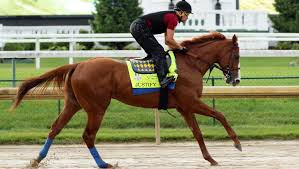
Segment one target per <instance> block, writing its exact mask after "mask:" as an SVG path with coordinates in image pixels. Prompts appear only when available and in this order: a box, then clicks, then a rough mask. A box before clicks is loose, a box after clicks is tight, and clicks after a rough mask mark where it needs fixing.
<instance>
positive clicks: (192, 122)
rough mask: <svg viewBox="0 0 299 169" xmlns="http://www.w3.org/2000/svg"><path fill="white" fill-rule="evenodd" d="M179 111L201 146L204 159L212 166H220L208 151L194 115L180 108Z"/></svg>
mask: <svg viewBox="0 0 299 169" xmlns="http://www.w3.org/2000/svg"><path fill="white" fill-rule="evenodd" d="M177 110H178V111H179V112H180V113H181V114H182V116H183V117H184V119H185V121H186V123H187V124H188V126H189V128H190V129H191V131H192V133H193V136H194V138H195V139H196V140H197V142H198V144H199V147H200V149H201V152H202V155H203V157H204V159H205V160H207V161H209V162H210V163H211V165H218V163H217V162H216V161H215V160H214V159H213V158H212V156H211V155H210V154H209V152H208V150H207V147H206V145H205V142H204V139H203V136H202V133H201V130H200V128H199V126H198V123H197V121H196V118H195V116H194V114H193V113H187V112H184V111H183V110H182V109H179V108H178V109H177Z"/></svg>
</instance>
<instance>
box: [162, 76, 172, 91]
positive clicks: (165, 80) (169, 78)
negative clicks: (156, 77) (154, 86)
mask: <svg viewBox="0 0 299 169" xmlns="http://www.w3.org/2000/svg"><path fill="white" fill-rule="evenodd" d="M174 80H175V79H174V77H173V76H171V77H165V78H164V79H163V80H162V81H161V82H160V85H161V88H165V87H167V86H168V84H169V83H171V82H173V81H174Z"/></svg>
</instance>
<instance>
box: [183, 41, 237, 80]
mask: <svg viewBox="0 0 299 169" xmlns="http://www.w3.org/2000/svg"><path fill="white" fill-rule="evenodd" d="M217 41H219V40H214V41H210V42H208V43H205V44H203V45H202V46H200V48H201V47H204V46H206V45H209V44H211V43H214V42H217ZM238 48H239V46H238V44H234V45H233V47H232V52H231V55H230V57H229V63H228V65H227V66H224V68H223V67H221V66H219V65H218V64H215V63H213V64H211V63H210V62H208V61H206V60H204V59H202V58H200V57H196V55H195V54H193V53H191V52H189V51H188V52H187V53H186V54H187V55H190V56H192V57H194V58H197V59H198V60H200V61H201V62H203V63H205V64H207V65H209V76H208V79H207V82H208V80H209V79H210V75H211V73H212V71H213V70H214V68H216V69H219V70H221V71H222V73H223V75H224V76H225V78H226V82H230V81H231V80H232V71H236V70H240V67H238V68H235V69H232V67H233V60H234V59H236V57H239V56H236V55H235V53H234V51H236V50H237V49H238Z"/></svg>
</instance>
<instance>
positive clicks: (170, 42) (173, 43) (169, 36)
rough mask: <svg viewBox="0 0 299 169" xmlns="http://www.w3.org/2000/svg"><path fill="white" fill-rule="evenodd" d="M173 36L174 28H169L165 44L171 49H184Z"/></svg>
mask: <svg viewBox="0 0 299 169" xmlns="http://www.w3.org/2000/svg"><path fill="white" fill-rule="evenodd" d="M173 36H174V30H172V29H167V31H166V32H165V44H166V45H167V46H168V47H169V48H171V49H182V48H183V47H182V46H181V45H179V44H178V43H177V42H176V41H175V40H174V38H173Z"/></svg>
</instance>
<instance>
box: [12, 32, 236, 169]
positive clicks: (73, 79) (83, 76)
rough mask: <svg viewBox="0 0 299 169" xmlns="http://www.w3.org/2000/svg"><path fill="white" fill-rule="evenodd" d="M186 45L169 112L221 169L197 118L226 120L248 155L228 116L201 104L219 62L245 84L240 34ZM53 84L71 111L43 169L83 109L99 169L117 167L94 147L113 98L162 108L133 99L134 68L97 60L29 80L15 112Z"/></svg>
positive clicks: (55, 128) (56, 127)
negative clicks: (32, 94) (131, 71)
mask: <svg viewBox="0 0 299 169" xmlns="http://www.w3.org/2000/svg"><path fill="white" fill-rule="evenodd" d="M181 45H182V46H186V47H187V48H188V49H189V50H188V52H187V53H185V54H183V53H179V52H178V51H175V55H176V62H177V67H178V74H179V76H178V79H177V82H176V88H175V89H174V90H172V91H170V92H169V94H168V98H169V99H168V100H169V104H168V108H175V109H176V110H177V111H178V112H179V113H180V114H181V115H182V116H183V117H184V119H185V121H186V123H187V125H188V126H189V127H190V129H191V131H192V133H193V135H194V137H195V139H196V140H197V142H198V144H199V147H200V149H201V151H202V155H203V157H204V159H206V160H207V161H209V162H210V164H211V165H217V162H216V161H215V160H214V159H213V158H212V157H211V155H210V154H209V152H208V150H207V148H206V146H205V143H204V139H203V136H202V133H201V130H200V128H199V126H198V123H197V121H196V118H195V114H201V115H204V116H209V117H213V118H215V119H217V120H218V121H220V123H221V124H222V125H223V127H224V128H225V130H226V131H227V133H228V136H229V137H230V138H231V139H232V140H233V142H234V146H235V147H236V148H237V149H239V150H240V151H241V150H242V149H241V144H240V141H239V139H238V137H237V135H236V133H235V132H234V130H233V129H232V128H231V126H230V124H229V123H228V122H227V120H226V118H225V117H224V115H223V114H222V113H221V112H218V111H216V110H213V109H212V108H211V107H209V106H208V105H206V104H205V103H203V102H202V101H201V95H202V90H203V84H202V82H203V76H204V74H205V73H206V72H207V71H208V70H209V69H210V68H211V67H212V66H213V65H214V64H215V63H217V65H218V68H219V69H220V70H221V71H222V72H223V74H224V76H225V77H226V82H227V83H229V84H232V85H234V86H235V85H237V84H238V83H239V82H240V77H239V72H240V67H239V66H240V64H239V58H240V56H239V47H238V42H237V37H236V36H235V35H234V36H233V38H232V39H226V37H225V36H224V35H222V34H221V33H218V32H214V33H209V34H207V35H204V36H200V37H195V38H193V39H191V40H186V41H183V42H182V44H181ZM50 83H54V85H55V86H56V87H57V86H58V87H59V89H61V90H62V87H63V91H64V99H65V106H64V110H63V111H62V112H61V113H60V115H59V117H58V118H57V119H56V121H55V122H54V123H53V124H52V127H51V131H50V132H49V135H48V138H47V140H46V142H45V145H44V146H43V148H42V150H41V151H40V153H39V156H38V157H37V159H35V160H34V164H32V165H33V166H34V165H38V163H39V162H40V161H41V160H42V159H44V158H45V157H46V155H47V153H48V150H49V148H50V146H51V144H52V141H53V140H54V138H55V137H56V136H57V135H58V134H59V132H60V131H61V130H62V129H63V127H64V126H65V125H66V124H67V123H68V122H69V120H70V119H71V118H72V117H73V115H74V114H75V113H76V112H77V111H78V110H80V109H82V108H83V109H84V110H85V111H86V113H87V117H88V120H87V125H86V128H85V131H84V133H83V139H84V141H85V143H86V145H87V147H88V148H89V150H90V153H91V155H92V156H93V158H94V160H95V162H96V163H97V165H98V167H99V168H111V167H112V165H110V164H108V163H105V162H104V161H103V160H102V158H101V156H100V154H99V153H98V151H97V150H96V148H95V145H94V142H95V138H96V134H97V131H98V130H99V128H100V126H101V122H102V120H103V117H104V114H105V111H106V109H107V107H108V106H109V104H110V101H111V99H117V100H119V101H121V102H123V103H125V104H129V105H133V106H137V107H144V108H157V107H158V104H159V93H151V94H145V95H138V96H134V95H132V87H131V82H130V78H129V73H128V68H127V65H126V63H125V62H124V61H120V60H114V59H110V58H96V59H90V60H87V61H84V62H81V63H76V64H70V65H65V66H62V67H59V68H57V69H54V70H51V71H49V72H46V73H45V74H43V75H41V76H39V77H34V78H31V79H28V80H26V81H24V82H23V83H22V84H21V86H20V87H19V90H18V93H17V96H16V99H15V102H14V104H13V106H12V109H15V108H16V107H17V106H18V105H19V104H20V102H21V100H22V99H23V97H24V96H25V95H26V94H27V92H28V91H29V90H31V89H33V88H35V87H38V86H39V87H42V88H46V87H48V86H49V84H50Z"/></svg>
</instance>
